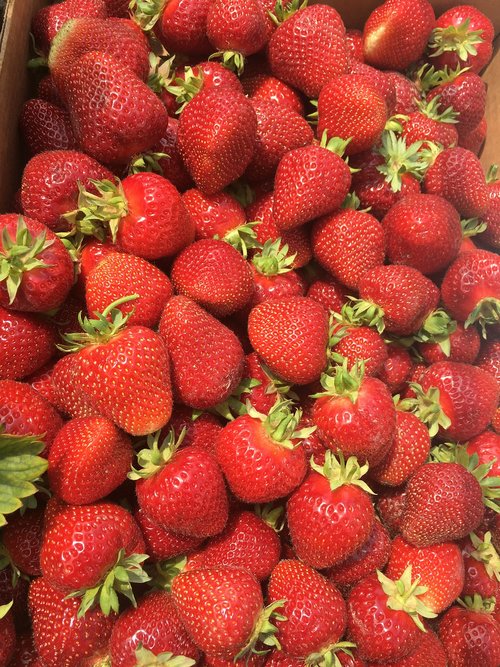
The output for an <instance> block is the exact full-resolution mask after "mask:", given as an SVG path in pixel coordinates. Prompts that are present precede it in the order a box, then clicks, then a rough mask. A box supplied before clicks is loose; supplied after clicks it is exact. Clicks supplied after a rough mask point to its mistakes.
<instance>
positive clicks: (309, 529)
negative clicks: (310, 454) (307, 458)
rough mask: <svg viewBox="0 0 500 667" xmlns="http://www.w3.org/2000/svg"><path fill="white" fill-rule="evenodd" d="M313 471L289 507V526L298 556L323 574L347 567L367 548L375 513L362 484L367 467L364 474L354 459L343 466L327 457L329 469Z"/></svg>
mask: <svg viewBox="0 0 500 667" xmlns="http://www.w3.org/2000/svg"><path fill="white" fill-rule="evenodd" d="M311 467H312V470H311V472H310V473H309V475H308V476H307V477H306V479H305V481H304V482H302V484H301V485H300V486H299V488H298V489H297V490H296V491H295V492H294V493H293V494H292V496H291V497H290V499H289V501H288V504H287V522H288V529H289V531H290V537H291V540H292V544H293V548H294V551H295V553H296V554H297V556H298V557H299V558H300V559H301V560H302V561H304V563H306V564H307V565H310V566H311V567H314V568H317V569H323V568H327V567H332V566H334V565H336V564H337V563H340V562H342V561H344V560H345V559H346V558H348V557H349V556H351V555H352V554H353V553H354V552H355V551H356V550H357V549H359V547H360V546H361V545H362V544H363V543H365V542H366V540H367V539H368V538H369V536H370V533H371V531H372V528H373V522H374V521H375V512H374V509H373V505H372V501H371V499H370V496H369V495H368V492H367V491H368V490H369V489H368V487H367V486H366V484H365V483H364V482H363V481H362V480H361V479H360V478H361V477H362V475H363V474H364V473H365V472H366V471H367V470H368V466H367V465H365V466H363V467H361V468H360V466H359V464H358V463H357V461H356V459H355V458H354V457H351V458H350V459H348V460H347V462H345V461H344V458H343V457H342V456H341V455H340V461H339V460H337V459H336V458H335V457H334V455H333V454H332V452H326V455H325V464H324V466H319V465H316V464H315V463H311ZM347 508H349V509H347Z"/></svg>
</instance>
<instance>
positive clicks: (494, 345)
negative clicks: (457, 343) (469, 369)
mask: <svg viewBox="0 0 500 667" xmlns="http://www.w3.org/2000/svg"><path fill="white" fill-rule="evenodd" d="M477 366H478V367H479V368H482V369H483V370H484V371H487V372H488V373H490V375H492V376H493V377H494V378H495V379H496V381H497V384H498V385H499V386H500V342H499V341H497V340H494V339H492V340H487V341H484V342H483V344H482V346H481V350H480V353H479V357H478V360H477Z"/></svg>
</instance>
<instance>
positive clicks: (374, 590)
mask: <svg viewBox="0 0 500 667" xmlns="http://www.w3.org/2000/svg"><path fill="white" fill-rule="evenodd" d="M425 591H426V588H425V587H424V586H420V585H419V579H418V577H415V576H413V573H412V568H411V566H409V567H408V568H407V569H406V570H405V571H404V573H403V575H402V576H401V578H400V579H398V580H397V581H393V580H392V579H389V577H386V576H385V575H383V574H382V572H377V573H376V574H371V575H369V576H368V577H366V578H365V579H362V580H361V581H360V582H359V583H358V584H356V585H355V586H354V587H353V588H352V589H351V592H350V593H349V597H348V599H347V614H348V621H347V623H348V630H349V634H350V636H351V637H352V639H353V641H355V642H356V645H357V647H358V651H359V653H360V656H361V657H362V658H364V659H365V660H371V661H377V662H381V661H383V662H384V663H386V662H387V661H388V660H389V661H390V662H392V661H395V660H399V659H401V658H404V657H405V656H406V655H408V654H410V653H411V652H412V651H413V650H414V649H415V648H416V647H417V646H418V644H419V643H420V641H421V639H420V638H421V634H422V633H424V632H425V628H424V625H423V622H422V618H433V617H435V616H436V614H434V613H433V612H431V611H430V610H429V609H428V608H427V607H426V606H425V604H424V603H423V602H422V593H424V592H425Z"/></svg>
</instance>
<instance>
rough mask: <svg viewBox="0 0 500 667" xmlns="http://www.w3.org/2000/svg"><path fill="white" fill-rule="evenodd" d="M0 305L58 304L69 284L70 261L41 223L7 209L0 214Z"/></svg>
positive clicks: (35, 307)
mask: <svg viewBox="0 0 500 667" xmlns="http://www.w3.org/2000/svg"><path fill="white" fill-rule="evenodd" d="M0 229H1V231H2V236H1V241H0V269H1V272H0V305H1V306H3V307H8V308H12V309H13V310H22V311H28V312H44V311H49V310H52V309H54V308H58V307H59V306H60V305H61V304H62V303H63V301H64V299H65V298H66V296H67V295H68V292H69V290H70V288H71V286H72V284H73V263H72V261H71V257H70V255H69V253H68V251H67V250H66V248H65V247H64V245H63V243H62V242H61V241H60V240H59V239H58V238H57V237H56V235H55V234H54V233H53V232H52V231H51V230H50V229H49V228H48V227H46V226H45V225H44V224H42V223H41V222H38V221H37V220H33V219H31V218H28V217H26V216H25V217H22V216H18V215H16V214H15V213H8V214H5V215H1V216H0Z"/></svg>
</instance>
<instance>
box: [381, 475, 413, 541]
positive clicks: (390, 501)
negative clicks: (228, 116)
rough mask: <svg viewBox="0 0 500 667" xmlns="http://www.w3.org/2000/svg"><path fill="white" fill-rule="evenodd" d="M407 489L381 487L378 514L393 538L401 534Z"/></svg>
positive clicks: (401, 487) (402, 487) (403, 487)
mask: <svg viewBox="0 0 500 667" xmlns="http://www.w3.org/2000/svg"><path fill="white" fill-rule="evenodd" d="M405 502H406V487H405V486H397V487H388V486H384V487H381V489H380V491H379V495H378V497H377V501H376V507H377V512H378V514H379V516H380V518H381V520H382V523H383V524H384V526H385V527H386V528H387V530H388V531H389V533H390V534H391V536H393V537H394V536H395V535H397V534H398V533H400V532H401V522H402V519H403V512H404V506H405Z"/></svg>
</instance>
